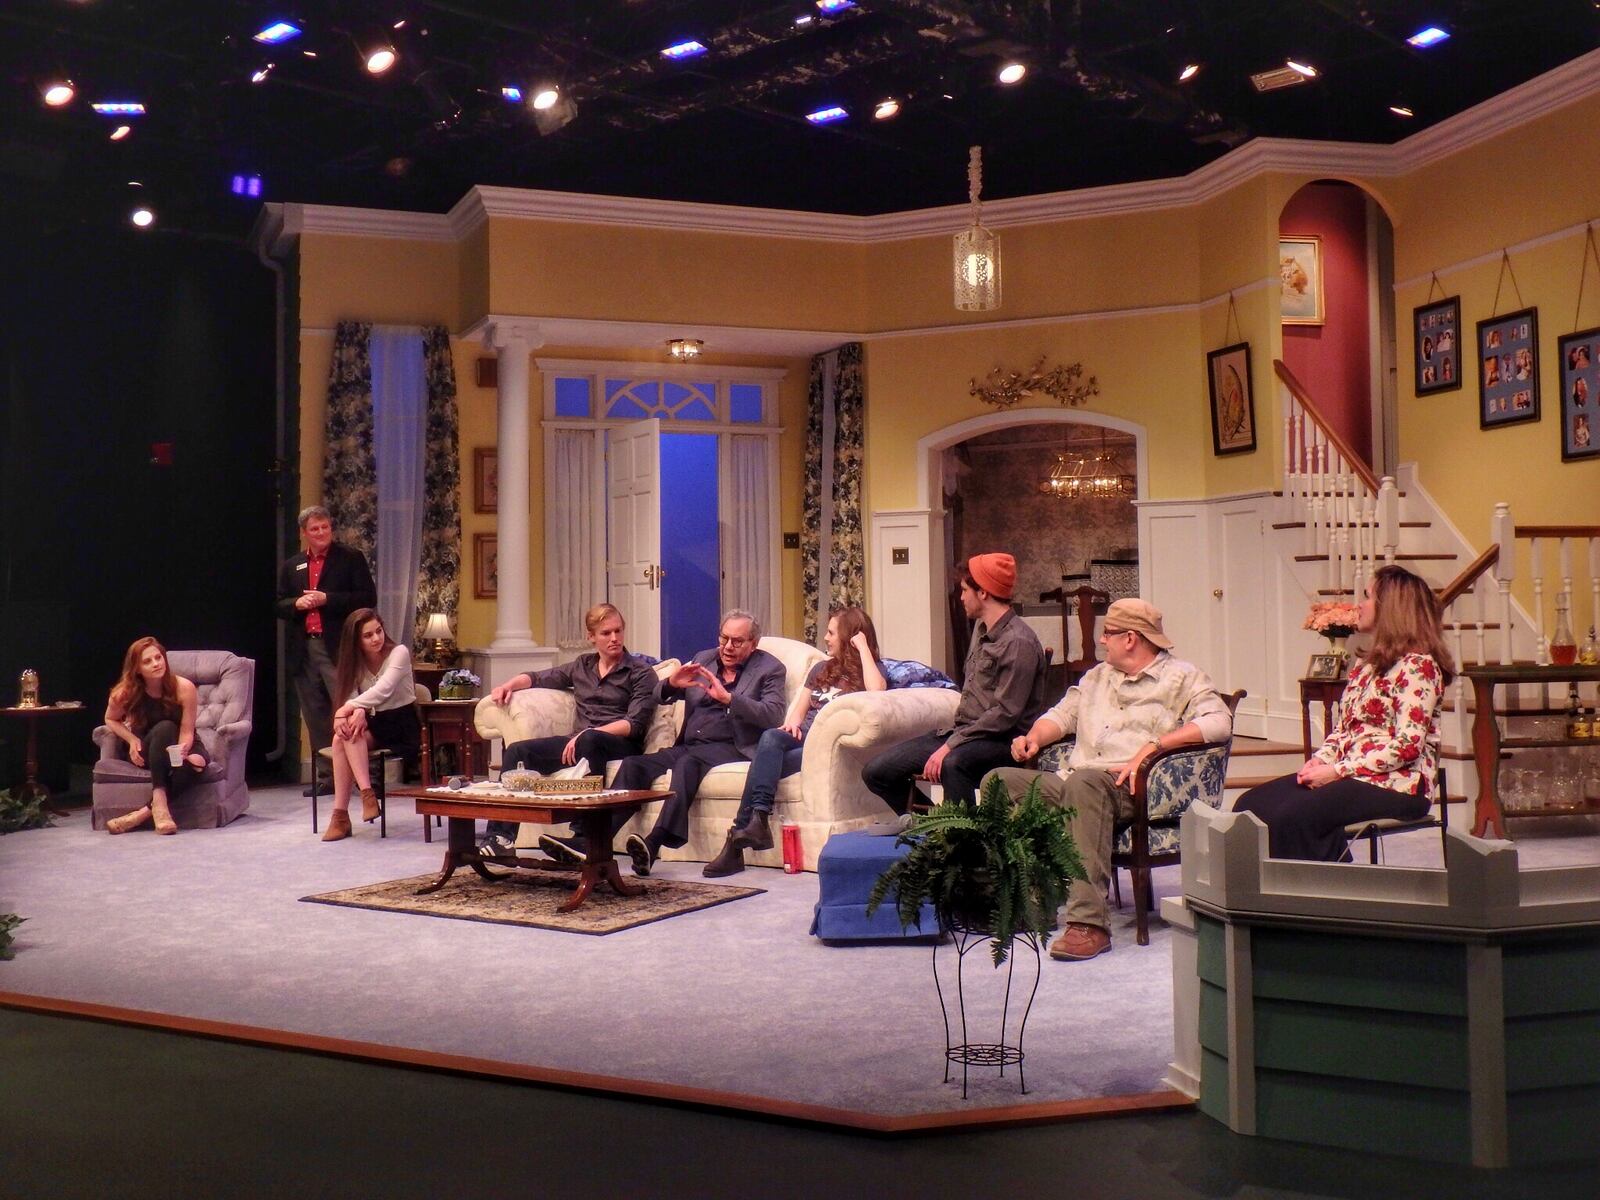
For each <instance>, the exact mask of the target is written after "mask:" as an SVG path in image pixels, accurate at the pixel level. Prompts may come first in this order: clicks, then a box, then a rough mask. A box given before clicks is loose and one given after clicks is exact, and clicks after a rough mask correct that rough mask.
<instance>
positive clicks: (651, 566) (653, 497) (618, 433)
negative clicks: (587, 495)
mask: <svg viewBox="0 0 1600 1200" xmlns="http://www.w3.org/2000/svg"><path fill="white" fill-rule="evenodd" d="M605 436H606V499H607V504H606V532H607V538H606V545H607V550H606V596H607V598H608V599H610V601H611V603H613V604H615V605H616V606H617V608H618V609H620V610H621V612H622V617H623V620H625V621H626V622H627V623H628V645H629V647H630V648H631V649H633V650H635V651H638V652H639V653H641V654H649V655H652V656H655V657H659V656H660V654H661V580H662V577H663V575H664V572H663V570H662V567H661V422H660V421H659V420H658V419H656V418H654V417H651V418H649V419H648V420H643V421H630V422H629V423H628V424H626V425H621V426H616V427H614V428H611V429H608V430H607V431H606V435H605Z"/></svg>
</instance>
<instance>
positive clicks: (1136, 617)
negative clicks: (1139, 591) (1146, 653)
mask: <svg viewBox="0 0 1600 1200" xmlns="http://www.w3.org/2000/svg"><path fill="white" fill-rule="evenodd" d="M1105 627H1106V628H1107V629H1110V630H1132V631H1133V632H1134V633H1142V634H1144V636H1145V637H1147V638H1149V639H1150V641H1151V643H1152V644H1153V645H1156V646H1160V647H1161V649H1163V650H1171V649H1172V639H1171V638H1169V637H1168V636H1167V635H1166V634H1165V633H1163V632H1162V630H1161V610H1160V609H1159V608H1157V607H1156V606H1155V605H1154V604H1150V603H1148V602H1147V601H1144V600H1113V601H1112V602H1111V607H1110V608H1108V609H1106V624H1105Z"/></svg>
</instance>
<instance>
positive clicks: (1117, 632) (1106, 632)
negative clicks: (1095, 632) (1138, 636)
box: [1100, 629, 1133, 638]
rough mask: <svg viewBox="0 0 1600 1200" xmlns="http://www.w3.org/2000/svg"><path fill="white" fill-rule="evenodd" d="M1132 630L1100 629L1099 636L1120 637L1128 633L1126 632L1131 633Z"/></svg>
mask: <svg viewBox="0 0 1600 1200" xmlns="http://www.w3.org/2000/svg"><path fill="white" fill-rule="evenodd" d="M1132 632H1133V630H1131V629H1102V630H1101V631H1100V636H1101V637H1103V638H1114V637H1122V636H1123V635H1124V634H1128V633H1132Z"/></svg>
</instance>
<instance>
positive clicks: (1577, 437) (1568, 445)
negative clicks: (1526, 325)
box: [1556, 329, 1600, 462]
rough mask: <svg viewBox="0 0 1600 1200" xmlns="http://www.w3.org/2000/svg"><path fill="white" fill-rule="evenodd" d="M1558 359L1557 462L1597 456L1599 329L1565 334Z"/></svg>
mask: <svg viewBox="0 0 1600 1200" xmlns="http://www.w3.org/2000/svg"><path fill="white" fill-rule="evenodd" d="M1556 350H1557V353H1558V354H1560V356H1561V406H1560V407H1561V461H1562V462H1577V461H1578V460H1580V459H1585V458H1596V457H1600V436H1597V435H1600V429H1596V428H1595V418H1596V417H1600V329H1585V330H1583V331H1582V332H1581V333H1569V334H1567V336H1566V337H1564V338H1562V339H1561V340H1560V341H1558V342H1557V343H1556Z"/></svg>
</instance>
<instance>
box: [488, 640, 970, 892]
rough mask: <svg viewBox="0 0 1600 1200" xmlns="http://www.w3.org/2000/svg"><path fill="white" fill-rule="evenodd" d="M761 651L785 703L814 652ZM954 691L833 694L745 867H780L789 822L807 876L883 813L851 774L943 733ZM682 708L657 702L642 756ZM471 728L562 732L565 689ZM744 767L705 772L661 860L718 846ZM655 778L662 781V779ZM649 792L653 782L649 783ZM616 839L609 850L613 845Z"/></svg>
mask: <svg viewBox="0 0 1600 1200" xmlns="http://www.w3.org/2000/svg"><path fill="white" fill-rule="evenodd" d="M761 649H763V650H765V651H766V652H767V653H768V654H771V655H773V656H774V657H776V658H777V659H778V660H779V661H780V662H782V663H783V665H784V668H785V670H786V671H787V672H788V680H787V686H786V689H785V703H786V704H788V703H793V701H794V697H795V694H796V693H797V692H798V691H799V690H800V688H801V687H802V686H804V684H805V678H806V676H807V675H808V674H809V673H810V671H811V668H812V666H813V665H814V664H815V663H817V662H818V661H819V660H820V659H821V658H822V652H821V651H819V650H817V649H816V648H815V647H813V646H808V645H806V644H805V643H804V642H796V641H793V640H791V639H789V638H781V637H764V638H762V639H761ZM677 665H678V663H677V660H676V659H669V660H667V661H666V662H663V663H661V664H660V666H658V667H657V668H656V673H657V675H658V676H662V677H665V676H666V675H667V674H669V673H670V672H671V671H672V670H673V669H674V668H675V667H676V666H677ZM959 698H960V697H959V694H958V693H956V692H953V691H950V690H948V689H942V688H896V689H893V690H891V691H887V692H855V693H852V694H851V695H848V696H841V697H839V698H838V699H837V700H835V701H833V702H832V703H831V704H829V705H827V706H826V707H825V708H824V709H823V710H822V711H821V712H819V713H818V714H817V718H816V721H815V722H814V723H813V724H812V727H811V732H810V734H809V735H808V736H807V737H806V744H805V753H804V755H803V756H802V757H801V765H800V770H799V772H798V773H797V774H794V775H791V776H789V777H788V778H787V779H785V780H783V781H782V782H781V783H780V784H779V785H778V795H777V799H776V803H775V805H774V809H773V818H774V822H773V824H774V826H775V828H774V830H773V833H774V841H775V843H776V844H775V845H774V847H773V848H772V849H771V850H764V851H760V852H751V851H746V852H745V861H746V862H748V863H753V864H755V865H757V866H768V867H776V866H781V865H782V864H783V854H782V842H781V840H780V839H779V838H778V837H777V829H776V826H778V825H781V824H784V823H788V822H793V823H794V824H796V825H798V826H799V827H800V843H801V846H802V847H803V849H804V854H805V869H806V870H808V871H814V870H816V863H817V855H818V854H819V853H821V851H822V847H823V844H824V843H825V842H827V840H828V839H829V838H830V837H832V836H833V835H834V834H835V833H843V832H846V831H848V830H851V829H859V828H861V827H862V826H864V825H871V824H873V823H874V822H876V821H882V820H886V819H888V818H889V816H890V815H891V814H890V812H889V809H888V808H887V807H886V806H885V805H884V803H883V801H881V800H879V799H878V798H877V797H876V796H874V795H873V794H872V793H871V792H869V791H868V790H867V787H866V785H865V784H864V783H862V782H861V768H862V766H863V765H864V764H865V763H866V761H867V760H868V759H869V758H871V757H872V756H873V755H874V754H875V753H877V752H878V751H879V750H881V749H883V748H885V747H887V746H891V745H893V744H894V743H896V742H899V741H903V740H905V739H906V738H910V737H916V736H918V735H920V734H924V733H932V732H933V731H934V730H937V729H943V728H948V727H949V726H950V725H951V723H952V722H953V721H954V719H955V711H956V704H957V702H958V700H959ZM682 720H683V705H682V704H681V703H679V704H668V705H662V706H661V707H660V708H659V709H657V710H656V717H655V722H654V723H653V724H652V725H651V727H650V733H649V735H648V737H647V738H646V740H645V749H646V751H653V750H659V749H661V748H662V747H664V746H669V745H671V744H672V742H673V741H674V740H675V739H676V738H677V736H678V728H679V725H680V724H681V722H682ZM476 721H477V726H478V732H479V734H481V735H482V736H483V737H485V738H500V739H502V740H503V741H504V742H505V743H507V744H509V743H511V742H515V741H520V740H521V739H523V738H533V737H549V736H552V735H554V734H561V733H565V734H570V733H571V732H572V731H573V729H574V727H575V725H576V723H577V710H576V707H575V705H574V703H573V699H572V694H571V693H570V692H560V691H554V690H551V689H548V688H527V689H525V690H523V691H520V692H517V693H516V694H515V695H514V696H512V698H511V704H510V706H509V707H501V706H500V705H497V704H495V703H494V702H493V701H492V700H490V699H489V698H488V697H485V698H484V699H483V700H481V701H479V703H478V708H477V712H476ZM748 770H749V764H748V763H745V762H736V763H726V764H724V765H722V766H720V767H713V768H712V769H711V770H710V771H709V772H708V773H707V775H706V777H705V780H704V781H703V782H702V783H701V785H700V794H699V795H698V796H697V797H696V800H695V805H694V808H693V809H691V810H690V813H689V840H688V842H687V843H686V844H685V845H683V846H680V847H678V848H677V849H675V850H674V849H663V850H662V852H661V857H662V858H664V859H687V860H691V861H696V862H706V861H709V860H710V859H712V858H714V857H715V856H716V854H717V851H719V850H720V849H722V842H723V839H724V837H725V836H726V835H727V832H728V827H729V826H730V825H732V824H733V817H734V814H735V813H736V812H737V811H738V808H739V797H740V796H741V795H743V793H744V781H745V774H746V772H747V771H748ZM664 778H665V776H663V779H664ZM658 786H659V785H658ZM659 808H660V805H659V804H648V805H646V806H645V807H644V808H643V809H642V810H640V813H639V815H638V816H637V817H635V818H634V819H633V821H632V822H631V823H630V824H629V825H628V827H627V829H626V831H625V833H628V832H637V833H641V834H643V833H647V832H648V831H649V829H650V827H651V826H652V825H653V824H654V823H655V818H656V812H657V811H658V810H659ZM542 832H544V827H543V826H537V825H523V826H522V829H521V834H520V836H519V837H518V841H517V844H518V845H520V846H532V845H534V843H535V842H536V840H537V838H538V835H539V834H540V833H542ZM620 836H621V835H619V844H620Z"/></svg>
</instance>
